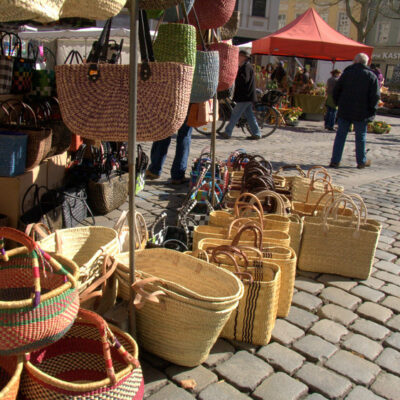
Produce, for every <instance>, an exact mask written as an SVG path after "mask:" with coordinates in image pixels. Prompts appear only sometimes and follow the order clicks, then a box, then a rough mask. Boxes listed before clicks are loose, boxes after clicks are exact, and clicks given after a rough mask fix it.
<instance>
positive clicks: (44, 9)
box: [0, 0, 64, 23]
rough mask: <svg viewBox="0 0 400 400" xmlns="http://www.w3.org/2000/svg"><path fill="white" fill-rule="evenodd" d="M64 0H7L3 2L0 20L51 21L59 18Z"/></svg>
mask: <svg viewBox="0 0 400 400" xmlns="http://www.w3.org/2000/svg"><path fill="white" fill-rule="evenodd" d="M63 3H64V0H40V1H27V0H7V1H2V2H1V14H0V22H9V21H24V20H28V19H30V20H35V21H38V22H42V23H45V22H51V21H56V20H58V19H59V13H60V9H61V7H62V5H63Z"/></svg>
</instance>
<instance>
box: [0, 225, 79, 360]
mask: <svg viewBox="0 0 400 400" xmlns="http://www.w3.org/2000/svg"><path fill="white" fill-rule="evenodd" d="M0 238H5V239H10V240H14V241H16V242H18V243H21V244H23V245H24V246H25V247H21V248H18V249H14V250H11V251H8V252H7V253H6V252H5V251H4V247H3V246H4V243H2V244H0V249H2V255H1V256H0V297H1V301H0V319H1V321H2V324H1V326H0V355H1V356H8V355H18V354H23V353H25V352H29V351H33V350H37V349H40V348H42V347H44V346H47V345H48V344H50V343H53V342H55V341H57V340H58V339H59V338H60V337H62V336H63V335H64V334H65V333H66V332H67V331H68V330H69V329H70V327H71V325H72V323H73V321H74V319H75V317H76V315H77V313H78V309H79V296H78V291H77V289H76V287H77V283H76V280H77V278H78V276H79V271H78V267H77V265H76V264H75V263H74V262H72V261H70V260H67V259H66V258H64V257H62V256H58V255H57V256H54V258H53V257H50V256H49V255H48V254H47V253H45V252H44V251H42V249H40V248H39V247H38V245H37V244H36V243H35V242H34V241H33V240H32V239H30V238H29V237H28V236H26V235H25V234H23V233H22V232H20V231H17V230H16V229H12V228H0ZM32 288H33V290H32Z"/></svg>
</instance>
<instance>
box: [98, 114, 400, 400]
mask: <svg viewBox="0 0 400 400" xmlns="http://www.w3.org/2000/svg"><path fill="white" fill-rule="evenodd" d="M379 119H384V120H385V121H387V122H389V123H391V124H392V125H393V128H392V133H390V134H389V135H373V134H369V135H368V146H367V147H368V148H369V149H370V151H369V153H368V156H369V158H371V159H372V162H373V165H372V167H371V168H368V169H364V170H358V169H357V168H356V163H355V155H354V134H350V135H349V136H350V137H349V140H348V142H347V145H346V149H345V155H344V159H343V163H342V166H343V167H342V168H341V169H339V170H333V171H332V174H333V178H334V181H335V182H337V183H340V184H343V185H344V186H345V188H346V190H347V191H349V192H357V193H360V194H361V195H362V196H363V197H364V199H365V201H366V204H367V206H368V210H369V213H370V215H371V216H372V217H373V218H375V219H377V220H379V221H380V222H381V223H382V225H383V231H382V235H381V238H380V242H379V245H378V250H377V252H376V259H375V264H374V268H373V273H372V276H371V277H370V278H369V279H368V280H365V281H358V280H353V279H347V278H342V277H338V276H333V275H327V274H317V273H307V272H302V271H298V274H297V278H296V283H295V294H294V297H293V303H292V308H291V311H290V314H289V316H288V317H287V318H285V319H278V320H277V321H276V326H275V329H274V331H273V334H272V340H271V342H270V343H269V344H268V345H267V346H264V347H256V346H251V345H247V344H243V343H233V342H228V341H225V340H219V341H218V342H217V343H216V345H215V347H214V349H213V350H212V353H211V355H210V357H209V358H208V360H207V361H206V362H205V363H204V364H203V365H201V366H199V367H197V368H183V367H179V366H176V365H172V364H170V363H168V362H166V361H164V360H161V359H159V358H157V357H155V356H153V355H150V354H147V353H144V352H142V355H141V358H142V364H143V368H144V376H145V382H146V387H145V398H147V399H148V400H185V399H188V400H189V399H193V398H197V399H199V400H225V399H227V400H242V399H260V400H261V399H268V400H280V399H282V400H294V399H310V400H311V399H313V400H320V399H348V400H356V399H362V400H373V399H376V400H377V399H391V400H398V399H400V217H399V215H400V214H399V213H400V179H399V178H400V160H399V154H400V153H399V150H400V119H395V118H387V117H380V118H379ZM322 124H323V123H321V122H318V123H317V122H304V121H303V122H301V124H300V126H299V127H298V128H297V129H293V130H283V129H281V130H279V131H277V132H276V133H275V134H274V135H273V136H272V137H270V138H267V139H264V140H262V141H257V142H253V141H249V142H248V141H245V140H243V138H244V136H243V135H242V133H241V131H235V133H234V138H233V139H232V140H230V141H222V140H218V142H217V154H218V156H220V157H224V156H225V157H226V155H227V154H228V153H229V152H230V151H232V150H234V149H236V148H239V147H243V148H246V149H247V150H248V152H257V153H259V154H262V155H264V156H265V158H266V159H268V160H270V161H272V162H273V165H274V167H277V166H279V165H280V164H282V163H297V164H301V165H303V166H304V167H305V168H309V167H310V166H312V165H325V166H326V165H327V164H328V163H329V159H330V154H331V149H332V142H333V139H334V134H332V133H327V132H325V131H323V130H322V129H321V125H322ZM207 145H209V139H208V138H206V137H204V136H201V135H199V134H194V135H193V142H192V150H191V156H190V159H192V158H193V157H195V156H197V155H198V154H199V152H200V150H201V149H202V148H203V147H205V146H207ZM173 147H174V142H173V143H172V145H171V152H170V153H171V154H170V155H169V156H168V158H167V162H166V168H165V170H164V173H163V175H162V178H161V179H160V181H155V182H152V183H149V184H147V185H146V190H145V191H144V192H143V193H141V194H140V195H139V197H138V198H137V207H138V208H139V210H140V211H141V212H142V213H143V214H144V215H145V218H146V220H147V221H149V222H151V221H152V220H153V219H154V217H155V215H158V214H159V213H160V211H161V210H162V209H168V210H169V212H170V214H171V215H173V214H174V213H175V212H176V209H177V208H178V207H179V205H180V204H181V201H182V199H183V197H184V195H185V194H186V187H171V186H169V185H168V184H167V179H168V177H169V167H170V165H171V163H172V156H173V154H174V148H173ZM145 148H146V151H148V150H149V145H146V146H145ZM126 208H127V204H125V205H124V206H123V207H122V209H126ZM119 214H120V210H115V211H114V212H112V213H111V214H109V215H107V216H105V217H97V218H96V219H97V223H98V224H104V225H108V226H111V225H112V224H113V221H115V219H116V218H117V217H118V216H119ZM185 379H194V380H195V381H196V382H197V386H196V387H195V389H194V390H184V389H183V388H181V386H180V382H181V381H182V380H185Z"/></svg>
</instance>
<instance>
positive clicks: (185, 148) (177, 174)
mask: <svg viewBox="0 0 400 400" xmlns="http://www.w3.org/2000/svg"><path fill="white" fill-rule="evenodd" d="M192 130H193V128H192V127H191V126H187V125H186V121H185V122H184V123H183V125H182V126H181V127H180V128H179V130H178V134H177V137H176V151H175V158H174V162H173V163H172V167H171V178H172V179H174V180H179V179H183V178H184V177H185V171H186V168H187V161H188V158H189V152H190V143H191V139H192ZM170 143H171V136H170V137H167V138H166V139H163V140H159V141H157V142H153V145H152V146H151V153H150V160H151V163H150V166H149V168H148V169H149V170H150V172H152V173H153V174H156V175H159V176H160V175H161V172H162V168H163V165H164V162H165V158H166V157H167V153H168V147H169V145H170Z"/></svg>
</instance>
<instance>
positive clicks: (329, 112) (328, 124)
mask: <svg viewBox="0 0 400 400" xmlns="http://www.w3.org/2000/svg"><path fill="white" fill-rule="evenodd" d="M340 74H341V71H339V70H338V69H334V70H333V71H331V75H332V76H331V77H330V78H329V79H328V81H327V82H326V94H327V98H326V104H325V106H326V114H325V129H328V131H334V130H335V128H334V126H335V121H336V111H337V107H336V104H335V102H334V100H333V89H334V87H335V85H336V83H337V81H338V79H339V76H340Z"/></svg>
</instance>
